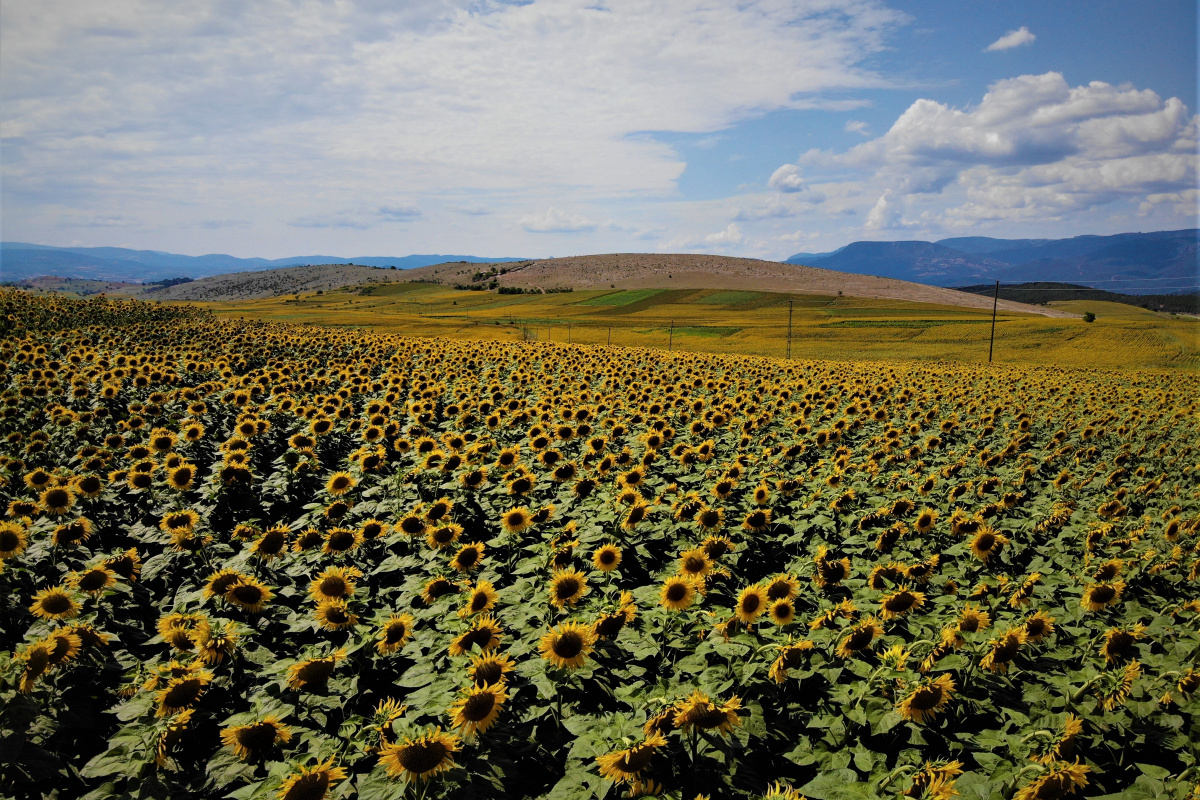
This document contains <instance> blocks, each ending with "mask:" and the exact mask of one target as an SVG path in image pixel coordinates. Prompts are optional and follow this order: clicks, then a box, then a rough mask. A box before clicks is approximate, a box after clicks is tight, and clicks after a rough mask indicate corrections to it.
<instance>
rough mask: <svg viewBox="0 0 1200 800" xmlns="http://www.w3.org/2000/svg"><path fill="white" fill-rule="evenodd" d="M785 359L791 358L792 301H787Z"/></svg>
mask: <svg viewBox="0 0 1200 800" xmlns="http://www.w3.org/2000/svg"><path fill="white" fill-rule="evenodd" d="M787 357H788V359H791V357H792V301H791V300H788V301H787Z"/></svg>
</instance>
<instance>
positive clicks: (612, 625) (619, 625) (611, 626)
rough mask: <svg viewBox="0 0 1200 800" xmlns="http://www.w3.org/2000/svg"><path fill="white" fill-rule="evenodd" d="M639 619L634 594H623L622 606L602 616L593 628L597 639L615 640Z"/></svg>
mask: <svg viewBox="0 0 1200 800" xmlns="http://www.w3.org/2000/svg"><path fill="white" fill-rule="evenodd" d="M636 618H637V606H636V605H635V604H634V602H633V594H632V593H630V592H621V599H620V605H619V607H618V608H617V609H616V610H615V611H611V612H609V613H606V614H602V615H601V616H600V617H599V619H597V620H596V623H595V624H594V625H593V626H592V631H593V632H594V633H595V634H596V638H597V639H615V638H617V634H619V633H620V632H621V630H622V629H623V628H624V627H625V626H626V625H628V624H629V623H631V622H633V620H634V619H636Z"/></svg>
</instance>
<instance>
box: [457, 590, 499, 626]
mask: <svg viewBox="0 0 1200 800" xmlns="http://www.w3.org/2000/svg"><path fill="white" fill-rule="evenodd" d="M499 597H500V595H499V594H497V593H496V589H495V587H493V586H492V583H491V581H479V582H478V583H476V584H475V588H474V589H471V593H470V595H469V596H468V597H467V599H466V602H465V603H464V604H463V607H462V609H461V610H460V611H459V612H458V614H459V616H462V617H465V616H469V615H471V614H481V613H483V612H485V611H489V610H491V608H492V607H493V606H495V605H496V600H497V599H498V598H499Z"/></svg>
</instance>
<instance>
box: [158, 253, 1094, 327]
mask: <svg viewBox="0 0 1200 800" xmlns="http://www.w3.org/2000/svg"><path fill="white" fill-rule="evenodd" d="M493 281H495V284H496V286H497V287H510V288H513V289H525V290H531V291H548V290H555V289H571V290H583V289H733V290H750V291H757V292H778V293H794V294H810V295H832V296H837V295H839V294H842V295H844V296H847V297H862V298H879V299H887V300H901V301H906V302H915V303H929V304H934V305H947V306H959V307H964V308H987V309H990V308H991V306H992V300H991V298H988V297H982V296H979V295H974V294H970V293H967V292H959V291H955V290H953V289H947V288H942V287H936V286H922V285H920V284H915V283H909V282H906V281H900V280H895V279H891V278H879V277H874V276H866V275H855V274H849V273H843V272H837V271H834V270H828V269H819V268H814V267H802V266H796V265H791V264H784V263H782V262H778V261H759V260H756V259H750V258H730V257H727V256H711V255H686V254H654V253H609V254H605V255H591V256H571V257H568V258H552V259H542V260H526V261H521V262H516V263H513V262H506V263H498V264H495V265H494V266H493V267H488V266H486V265H480V264H477V263H465V262H455V263H445V264H434V265H430V266H427V267H420V268H415V269H409V270H390V269H378V268H371V267H357V266H354V267H352V266H347V265H341V264H330V265H324V266H305V267H287V268H281V269H276V270H268V271H261V272H252V273H235V274H231V275H218V276H213V277H209V278H201V279H200V280H196V281H192V282H190V283H184V284H179V285H177V286H170V287H166V288H163V289H160V290H155V291H154V292H152V293H147V294H146V295H145V296H146V297H147V298H150V297H153V298H154V299H161V300H164V301H166V300H191V301H239V300H254V299H262V298H268V297H280V296H284V295H289V294H305V293H309V292H314V291H318V290H320V291H329V290H331V289H335V288H338V287H343V286H369V285H372V284H388V283H403V282H409V283H412V282H423V283H433V284H441V285H443V286H448V287H453V286H461V287H473V288H478V289H483V288H485V287H487V286H489V285H491V284H492V282H493ZM1000 306H1001V308H1003V309H1005V310H1007V311H1017V312H1027V313H1035V314H1043V315H1047V316H1073V315H1071V314H1066V313H1064V312H1060V311H1054V310H1052V309H1047V308H1042V307H1038V306H1029V305H1024V304H1021V303H1010V302H1008V301H1001V303H1000Z"/></svg>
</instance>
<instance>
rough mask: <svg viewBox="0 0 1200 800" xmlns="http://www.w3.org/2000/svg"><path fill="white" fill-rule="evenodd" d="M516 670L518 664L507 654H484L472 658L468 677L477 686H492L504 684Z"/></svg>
mask: <svg viewBox="0 0 1200 800" xmlns="http://www.w3.org/2000/svg"><path fill="white" fill-rule="evenodd" d="M516 668H517V667H516V664H515V663H513V661H512V659H511V658H510V657H509V656H508V654H507V653H482V654H480V655H477V656H471V666H470V667H468V668H467V677H469V678H470V679H471V682H472V683H474V684H475V685H476V686H491V685H493V684H497V683H503V682H504V680H505V676H506V675H507V674H508V673H510V672H512V671H513V670H514V669H516Z"/></svg>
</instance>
